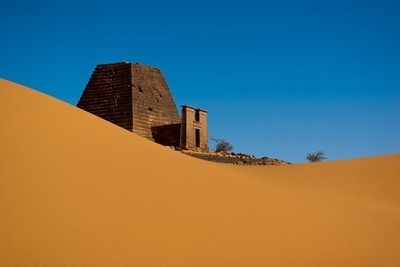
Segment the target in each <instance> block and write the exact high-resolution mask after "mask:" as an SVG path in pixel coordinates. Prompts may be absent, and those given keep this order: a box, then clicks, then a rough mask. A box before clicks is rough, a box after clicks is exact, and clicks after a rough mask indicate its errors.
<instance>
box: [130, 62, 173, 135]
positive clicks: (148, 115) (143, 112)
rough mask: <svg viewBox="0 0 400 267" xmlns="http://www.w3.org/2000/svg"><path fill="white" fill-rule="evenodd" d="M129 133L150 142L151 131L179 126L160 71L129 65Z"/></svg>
mask: <svg viewBox="0 0 400 267" xmlns="http://www.w3.org/2000/svg"><path fill="white" fill-rule="evenodd" d="M131 73H132V81H131V84H132V96H133V131H134V132H136V133H138V134H139V135H141V136H144V137H146V138H148V139H152V140H154V139H155V138H154V136H153V134H152V128H153V127H159V126H163V125H169V124H178V123H180V122H181V120H180V117H179V113H178V110H177V108H176V105H175V102H174V99H173V98H172V94H171V92H170V90H169V88H168V85H167V82H166V81H165V79H164V76H163V75H162V73H161V71H160V70H159V69H156V68H151V67H148V66H145V65H142V64H132V65H131Z"/></svg>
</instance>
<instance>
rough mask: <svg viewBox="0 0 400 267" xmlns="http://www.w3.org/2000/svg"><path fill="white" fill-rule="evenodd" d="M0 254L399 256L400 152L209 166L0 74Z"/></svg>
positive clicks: (348, 260)
mask: <svg viewBox="0 0 400 267" xmlns="http://www.w3.org/2000/svg"><path fill="white" fill-rule="evenodd" d="M0 122H1V133H0V147H1V153H0V219H1V220H0V266H41V267H42V266H44V267H47V266H175V267H176V266H229V267H231V266H400V253H398V252H399V251H400V188H399V186H400V182H399V180H400V178H399V177H400V157H399V155H393V156H385V157H377V158H368V159H359V160H351V161H342V162H329V163H323V164H309V165H298V166H277V167H256V166H253V167H249V168H247V167H237V166H230V165H219V164H215V163H210V162H205V161H201V160H197V159H194V158H190V157H187V156H185V155H182V154H180V153H177V152H174V151H171V150H169V149H167V148H164V147H162V146H159V145H157V144H154V143H152V142H150V141H147V140H145V139H143V138H141V137H138V136H136V135H134V134H132V133H129V132H127V131H125V130H123V129H121V128H119V127H116V126H114V125H112V124H110V123H108V122H105V121H103V120H101V119H99V118H97V117H94V116H92V115H90V114H88V113H86V112H84V111H82V110H79V109H77V108H75V107H73V106H70V105H67V104H65V103H63V102H60V101H58V100H55V99H53V98H51V97H48V96H46V95H43V94H40V93H38V92H35V91H33V90H31V89H28V88H25V87H22V86H19V85H16V84H13V83H10V82H8V81H5V80H0Z"/></svg>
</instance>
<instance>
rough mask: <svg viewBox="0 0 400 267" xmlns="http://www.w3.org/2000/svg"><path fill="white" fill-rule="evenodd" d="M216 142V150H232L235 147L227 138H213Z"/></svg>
mask: <svg viewBox="0 0 400 267" xmlns="http://www.w3.org/2000/svg"><path fill="white" fill-rule="evenodd" d="M211 140H212V141H214V142H215V152H231V151H232V150H233V149H234V147H233V146H232V145H231V143H229V142H228V141H226V140H225V139H218V138H211Z"/></svg>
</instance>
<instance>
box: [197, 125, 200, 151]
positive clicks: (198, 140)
mask: <svg viewBox="0 0 400 267" xmlns="http://www.w3.org/2000/svg"><path fill="white" fill-rule="evenodd" d="M196 147H200V129H196Z"/></svg>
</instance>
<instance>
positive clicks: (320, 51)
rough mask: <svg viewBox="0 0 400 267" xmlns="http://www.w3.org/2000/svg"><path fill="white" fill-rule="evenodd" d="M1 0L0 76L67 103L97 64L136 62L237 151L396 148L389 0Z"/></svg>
mask: <svg viewBox="0 0 400 267" xmlns="http://www.w3.org/2000/svg"><path fill="white" fill-rule="evenodd" d="M0 7H1V8H0V14H1V15H0V27H1V28H0V29H1V31H0V32H1V41H0V76H1V77H3V78H5V79H9V80H12V81H15V82H18V83H21V84H23V85H27V86H29V87H32V88H34V89H37V90H39V91H41V92H44V93H46V94H49V95H52V96H54V97H56V98H59V99H61V100H64V101H66V102H68V103H70V104H73V105H75V104H76V103H77V101H78V99H79V97H80V95H81V93H82V91H83V89H84V88H85V85H86V83H87V81H88V79H89V77H90V75H91V73H92V71H93V69H94V68H95V66H96V65H97V64H101V63H112V62H119V61H128V62H141V63H144V64H148V65H151V66H154V67H158V68H160V69H161V70H162V72H163V73H164V75H165V77H166V79H167V82H168V84H169V87H170V89H171V90H172V93H173V95H174V97H175V101H176V103H177V105H178V106H180V105H182V104H190V105H193V106H197V107H201V108H204V109H207V110H208V111H209V131H210V135H211V136H213V137H217V138H225V139H227V140H228V141H230V142H231V143H232V145H233V146H234V147H235V151H236V152H244V153H249V154H254V155H256V156H269V157H276V158H280V159H285V160H288V161H292V162H296V163H297V162H304V161H305V155H306V154H307V153H308V152H313V151H317V150H323V151H325V153H326V155H327V157H328V159H329V160H336V159H347V158H354V157H365V156H374V155H382V154H389V153H399V152H400V1H398V0H393V1H384V0H383V1H378V0H376V1H368V0H365V1H361V0H360V1H355V0H344V1H329V0H328V1H327V0H320V1H294V0H292V1H277V0H276V1H252V0H240V1H225V0H214V1H213V0H203V1H201V0H194V1H183V0H180V1H179V0H178V1H161V0H159V1H157V0H150V1H144V0H143V1H136V0H133V1H128V0H127V1H118V0H116V1H102V0H96V1H57V0H52V1H50V0H48V1H40V0H38V1H33V0H32V1H20V0H8V1H5V0H0ZM27 131H29V129H27ZM211 146H212V144H211Z"/></svg>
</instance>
